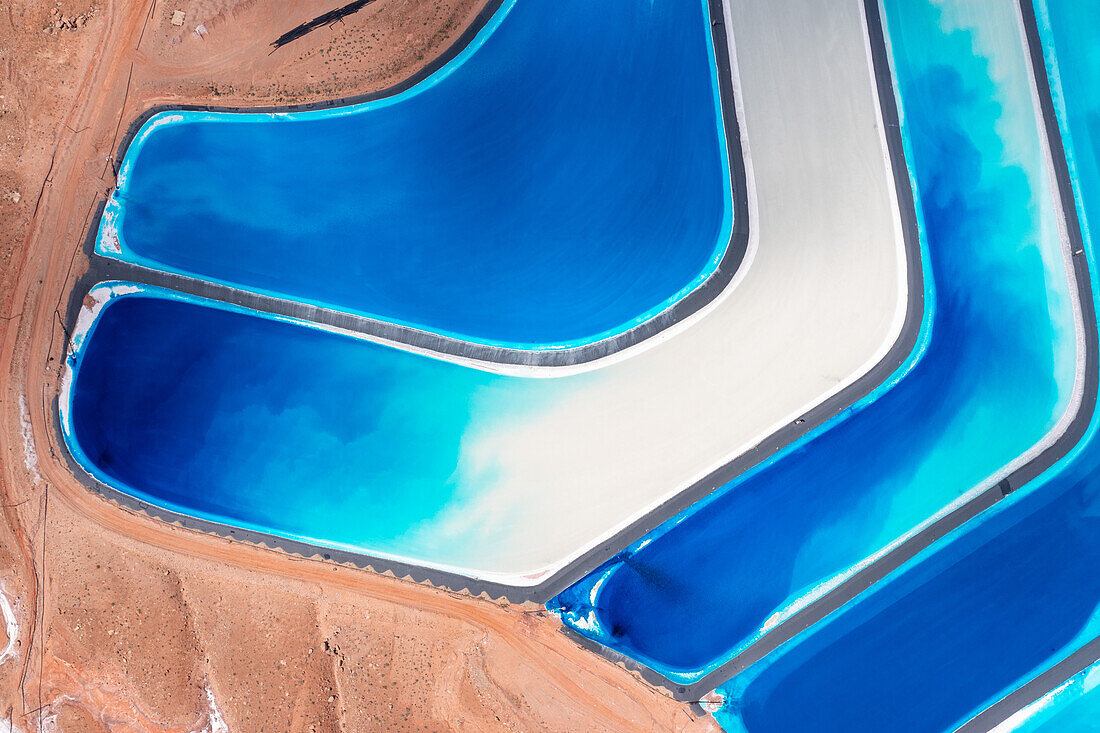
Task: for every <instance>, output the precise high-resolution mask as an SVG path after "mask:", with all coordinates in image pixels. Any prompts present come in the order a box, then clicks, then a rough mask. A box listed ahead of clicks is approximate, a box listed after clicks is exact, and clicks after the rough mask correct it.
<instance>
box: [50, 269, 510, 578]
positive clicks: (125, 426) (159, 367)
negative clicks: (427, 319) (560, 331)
mask: <svg viewBox="0 0 1100 733" xmlns="http://www.w3.org/2000/svg"><path fill="white" fill-rule="evenodd" d="M164 295H168V293H167V291H161V290H157V289H155V288H153V289H148V291H147V293H140V294H130V295H123V296H121V297H116V298H114V299H112V300H110V301H109V302H108V303H107V305H106V306H105V307H104V308H103V310H102V312H101V314H100V316H99V318H98V320H97V321H96V323H95V326H94V329H93V330H92V331H91V332H90V334H89V335H87V336H86V337H85V341H84V345H83V347H82V349H81V351H80V354H79V358H78V360H77V361H76V362H75V363H74V365H75V367H76V374H75V377H74V380H73V387H72V392H71V393H72V402H71V407H70V409H69V411H68V416H67V417H68V424H69V426H70V434H69V435H68V436H67V438H68V442H69V445H70V447H71V448H72V449H73V450H74V452H75V453H76V454H77V455H78V457H79V458H80V460H81V462H82V463H83V464H84V465H85V466H86V467H88V468H89V469H90V470H92V471H93V472H94V473H95V474H96V475H97V476H99V477H100V478H101V479H104V480H106V481H107V482H108V483H110V484H111V485H114V486H117V487H119V488H122V489H124V490H125V491H126V492H127V493H130V494H132V495H135V496H137V497H139V498H142V499H145V500H148V501H152V502H153V503H155V504H158V505H160V506H165V507H167V508H170V509H174V510H177V511H182V512H186V513H187V514H190V515H193V516H198V517H202V518H206V519H212V520H214V521H220V522H226V523H229V524H233V525H236V526H242V527H246V528H252V529H260V530H263V531H268V532H274V533H275V534H281V535H284V536H289V537H293V538H305V539H309V538H313V539H316V540H318V541H319V542H321V543H322V544H326V545H331V546H345V547H353V548H360V549H362V548H364V547H368V548H373V549H374V550H375V551H377V552H380V553H386V552H394V553H397V554H401V553H405V554H414V555H415V553H416V550H417V549H418V548H417V547H416V546H415V545H412V544H410V542H409V541H403V540H402V539H401V535H402V534H403V533H404V532H406V531H407V530H408V529H409V528H410V527H414V526H415V525H416V523H417V522H419V521H421V520H424V519H427V518H429V517H431V516H433V515H434V514H436V513H437V512H438V511H439V510H440V508H441V507H442V506H443V505H444V504H445V503H446V501H447V500H448V499H449V498H451V495H452V493H453V490H454V486H453V485H452V484H451V474H452V473H453V471H454V467H455V463H456V456H457V453H458V450H459V442H458V441H457V440H456V439H455V437H454V436H455V434H456V433H458V434H461V430H462V428H463V427H464V426H465V425H466V422H467V420H468V419H469V409H470V405H471V400H470V399H469V395H470V392H471V391H473V390H474V389H476V388H478V387H481V388H486V387H487V385H489V384H492V383H496V382H509V381H511V380H510V378H507V377H496V376H494V375H488V374H485V373H484V372H479V371H475V370H471V369H464V368H461V367H458V366H455V365H453V364H448V363H446V362H440V361H436V360H433V359H428V358H424V357H419V356H415V355H412V354H403V353H400V352H396V351H394V350H393V349H390V348H387V347H383V346H377V345H374V344H371V343H367V342H363V341H360V340H357V339H353V338H350V337H346V336H341V335H336V334H332V333H328V332H325V331H321V330H318V329H314V328H306V327H302V326H298V325H291V324H288V323H283V322H280V321H276V320H272V319H269V318H264V317H260V316H257V315H255V314H248V313H244V312H240V311H237V310H234V309H232V308H231V307H229V306H216V307H212V306H213V304H211V303H209V302H207V305H205V306H203V305H198V304H196V303H193V302H188V301H186V300H183V299H182V297H183V296H178V295H177V296H171V297H162V296H164ZM395 356H396V357H398V358H394V357H395ZM425 405H432V406H434V408H435V409H434V411H433V410H430V409H423V408H424V406H425ZM425 446H431V447H432V449H430V450H426V449H425ZM414 465H415V466H416V467H417V470H416V471H415V472H411V471H410V470H409V467H410V466H414ZM435 559H437V560H438V559H439V558H438V557H437V558H435Z"/></svg>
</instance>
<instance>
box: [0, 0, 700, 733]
mask: <svg viewBox="0 0 1100 733" xmlns="http://www.w3.org/2000/svg"><path fill="white" fill-rule="evenodd" d="M339 4H340V3H339V2H335V1H334V0H296V1H295V2H293V3H284V2H281V1H280V0H258V1H253V0H178V2H174V3H173V2H167V1H166V0H62V2H58V3H56V4H55V3H54V2H53V0H38V1H32V0H0V319H2V320H0V355H2V359H3V365H4V368H3V370H0V418H2V429H0V502H2V509H3V515H2V520H0V594H2V595H0V610H2V611H4V621H5V623H4V625H3V626H0V729H3V728H4V727H5V726H6V727H8V728H10V729H11V730H13V731H33V730H63V731H67V732H68V731H199V730H202V731H211V732H216V731H225V730H231V731H261V730H262V731H335V730H345V731H373V730H385V731H400V730H452V729H454V730H494V729H507V730H562V731H584V730H709V729H713V728H714V727H715V726H714V723H713V721H712V720H710V719H709V718H699V717H696V715H695V714H694V713H693V712H692V710H691V709H690V708H689V707H688V706H686V705H684V704H682V703H677V702H674V701H673V700H671V699H669V698H668V697H667V696H666V695H665V694H664V693H662V692H661V691H659V690H656V689H653V688H651V687H649V686H648V685H646V684H645V683H644V682H641V681H639V680H638V679H637V678H636V677H634V676H633V675H631V674H629V673H627V672H626V671H624V670H623V669H621V668H618V667H615V666H613V665H612V664H610V663H609V662H606V661H604V660H603V659H601V658H599V657H597V656H595V655H593V654H590V653H588V652H586V651H584V650H582V649H581V648H580V647H578V646H576V645H575V644H574V643H573V642H572V641H570V640H569V639H568V638H567V637H566V636H564V635H563V634H562V633H561V632H560V630H559V625H558V623H557V621H556V620H554V619H553V618H549V617H547V616H546V615H545V614H544V613H542V612H540V611H539V610H538V609H522V608H515V607H508V606H507V605H506V604H503V603H497V602H493V601H490V600H485V599H474V598H469V597H464V596H460V595H457V594H452V593H448V592H444V591H441V590H437V589H433V588H428V587H423V586H418V585H415V584H413V583H411V582H407V581H404V580H399V579H393V578H388V577H383V576H379V575H374V574H372V573H369V572H367V571H361V570H356V569H353V568H348V567H343V566H337V565H333V564H331V563H327V562H323V561H321V560H317V559H302V558H299V557H292V556H288V555H285V554H283V553H281V552H277V551H271V550H268V549H265V548H262V547H252V546H245V545H242V544H239V543H235V542H229V541H226V540H222V539H217V538H213V537H210V536H206V535H202V534H198V533H194V532H190V531H187V530H184V529H181V528H179V527H173V526H168V525H165V524H163V523H160V522H156V521H153V520H151V519H149V518H148V517H145V516H144V515H139V514H134V513H131V512H128V511H126V510H123V509H121V508H119V507H117V506H115V505H114V504H111V503H109V502H107V501H105V500H104V499H101V498H99V497H97V496H95V495H93V494H92V493H90V492H89V491H88V490H86V489H85V488H84V487H82V486H81V484H80V483H79V482H77V481H76V480H75V479H74V478H73V477H72V476H71V475H70V474H69V472H68V471H67V469H66V468H65V465H64V463H63V461H62V460H61V458H60V452H59V448H58V446H57V445H56V444H55V443H54V441H55V435H54V433H53V431H52V430H51V429H50V427H49V425H50V420H51V419H52V413H51V411H52V409H53V408H52V401H53V399H54V397H55V396H56V394H57V383H58V379H59V374H60V367H61V363H62V361H63V355H64V353H65V349H66V335H65V332H64V327H63V325H62V319H61V315H63V312H64V308H65V303H66V301H67V299H68V296H69V290H70V288H71V287H72V284H73V283H74V281H75V280H76V278H78V277H79V276H80V275H81V273H82V272H83V270H84V269H85V268H86V265H87V263H86V261H85V259H84V256H83V255H82V254H81V248H82V243H83V241H84V239H85V236H86V233H87V230H88V228H89V227H91V226H94V224H95V221H94V218H95V217H94V213H95V207H96V205H97V203H98V202H99V201H100V200H101V199H102V197H103V196H104V194H105V193H106V192H107V191H108V190H109V189H110V188H111V186H112V185H113V182H114V181H113V168H112V160H111V156H112V155H113V152H114V151H115V149H116V146H117V143H118V141H119V139H120V136H121V135H123V134H124V133H125V131H126V129H127V127H128V126H129V125H130V123H131V122H132V121H133V120H134V119H135V118H136V117H137V116H138V115H139V114H140V113H141V112H142V111H144V110H146V109H148V108H149V107H151V106H153V105H156V104H162V103H169V102H189V103H204V102H211V103H218V104H232V105H249V104H273V103H274V104H284V103H293V102H303V101H312V100H319V99H329V98H334V97H343V96H348V95H353V94H360V93H365V92H371V91H376V90H379V89H384V88H386V87H388V86H390V85H392V84H394V83H396V82H398V81H400V80H401V79H403V78H405V77H407V76H409V75H411V74H413V73H415V72H416V71H417V69H419V68H420V67H421V66H422V65H423V64H425V63H426V62H427V61H429V60H430V59H432V58H433V57H434V56H435V55H437V54H439V53H440V52H442V51H443V50H444V49H445V48H447V47H448V46H449V45H450V43H451V42H452V41H453V40H454V39H455V38H456V37H457V36H458V35H459V34H460V33H461V32H462V30H463V29H464V28H465V27H466V25H467V24H468V23H469V22H470V21H471V20H472V18H473V17H474V15H475V14H476V13H477V12H478V10H480V0H453V1H452V0H377V2H376V3H374V4H372V5H370V6H368V7H367V8H366V9H364V10H362V11H360V12H359V13H357V14H355V15H353V16H351V17H348V18H346V19H345V20H344V21H342V22H340V23H337V24H336V25H335V26H333V27H329V28H321V29H320V30H317V31H315V32H313V33H311V34H310V35H308V36H306V37H304V38H301V39H299V40H297V41H294V42H293V43H291V44H290V45H288V46H286V47H284V48H282V49H280V50H278V51H275V52H274V53H269V52H270V51H271V48H270V46H269V44H270V42H271V41H272V40H274V39H275V38H276V37H278V36H279V35H281V34H282V33H284V32H286V31H287V30H290V29H291V28H293V27H294V26H295V25H297V24H298V23H301V22H303V21H306V20H308V19H310V18H313V17H315V16H316V15H319V14H320V13H323V12H326V11H328V10H331V9H333V8H334V7H336V6H337V5H339ZM175 10H182V11H184V12H185V13H186V16H185V21H184V25H183V26H182V27H176V26H173V25H172V24H171V22H170V19H171V16H172V14H173V11H175ZM200 25H201V26H202V29H200V30H203V31H205V32H204V33H202V32H198V33H197V32H196V30H195V29H196V27H197V26H200ZM4 629H8V630H9V631H11V632H13V636H14V639H9V638H7V632H6V631H5V630H4Z"/></svg>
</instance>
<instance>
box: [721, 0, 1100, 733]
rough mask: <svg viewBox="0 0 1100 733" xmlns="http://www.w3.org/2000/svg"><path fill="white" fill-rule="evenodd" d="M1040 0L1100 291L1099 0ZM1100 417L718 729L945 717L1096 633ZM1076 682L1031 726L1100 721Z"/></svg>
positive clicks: (816, 631) (748, 690)
mask: <svg viewBox="0 0 1100 733" xmlns="http://www.w3.org/2000/svg"><path fill="white" fill-rule="evenodd" d="M898 4H899V5H900V4H903V3H898ZM888 5H889V3H888ZM1036 5H1037V10H1038V12H1037V15H1038V16H1039V18H1040V22H1039V26H1040V33H1041V35H1042V37H1043V44H1044V52H1045V54H1046V56H1047V67H1048V73H1049V75H1050V78H1051V83H1052V86H1053V87H1054V97H1055V99H1056V107H1057V108H1058V111H1059V118H1060V119H1059V123H1060V125H1061V127H1062V136H1063V142H1064V144H1065V147H1066V154H1067V158H1068V160H1069V163H1070V169H1071V172H1072V174H1073V178H1074V181H1075V187H1076V192H1075V193H1076V195H1077V199H1078V200H1077V202H1076V203H1077V208H1078V215H1079V217H1080V219H1081V223H1082V229H1083V230H1084V238H1085V247H1086V249H1087V251H1088V256H1089V261H1090V266H1091V273H1092V278H1093V288H1094V291H1096V292H1094V293H1093V297H1094V298H1096V297H1097V294H1098V293H1100V290H1098V288H1097V282H1098V281H1097V279H1096V270H1095V252H1096V250H1095V242H1094V241H1093V240H1092V238H1091V236H1090V234H1089V228H1090V222H1095V221H1097V220H1100V124H1098V123H1097V120H1100V6H1086V5H1085V4H1082V3H1079V2H1076V0H1040V1H1039V2H1037V3H1036ZM1098 431H1100V415H1098V414H1096V413H1094V415H1093V418H1092V423H1091V425H1090V427H1089V431H1088V433H1087V434H1086V436H1085V438H1084V439H1083V440H1082V441H1081V443H1079V444H1078V446H1077V447H1076V448H1075V449H1074V450H1073V451H1072V452H1071V453H1070V454H1069V455H1068V456H1067V457H1066V458H1064V459H1063V460H1062V461H1060V462H1059V463H1058V464H1056V465H1055V466H1054V467H1053V468H1051V469H1050V470H1048V471H1047V472H1046V473H1045V474H1044V475H1043V476H1042V477H1040V479H1039V480H1037V481H1035V482H1033V483H1032V484H1030V485H1028V486H1026V487H1024V488H1023V489H1021V490H1020V491H1018V492H1017V493H1016V494H1015V495H1013V496H1011V497H1009V499H1007V500H1006V501H1005V502H1003V503H1002V504H1000V505H999V506H998V507H997V508H995V509H994V510H993V511H992V512H990V513H989V514H987V515H985V517H984V518H983V520H982V521H979V522H976V523H971V524H970V525H967V526H964V527H963V528H962V529H961V530H960V531H957V532H955V533H954V534H953V535H952V536H951V537H950V538H949V540H948V541H947V542H945V543H940V544H939V545H937V546H936V547H934V548H932V549H930V550H927V551H925V552H924V553H922V555H921V556H920V557H918V558H917V559H916V560H915V561H913V562H911V563H910V564H908V565H907V566H904V567H903V568H902V569H901V570H900V571H899V572H897V573H895V574H894V575H893V576H892V577H891V578H890V579H889V580H887V581H885V582H884V583H882V584H881V585H880V586H878V587H876V588H875V589H874V590H873V591H872V592H871V593H869V594H868V595H866V596H864V597H863V598H862V599H860V600H859V601H857V602H856V603H854V604H852V605H850V606H848V607H846V608H845V609H842V610H841V611H840V612H838V613H836V614H834V615H833V616H832V617H830V618H829V619H827V620H826V621H825V622H824V623H823V624H820V625H818V626H817V627H814V628H813V629H812V630H811V631H810V632H808V633H807V634H806V635H804V636H803V637H801V638H800V639H797V640H796V641H797V643H795V644H793V645H789V646H788V647H786V648H785V649H781V650H780V652H779V653H778V654H776V655H773V657H772V658H769V659H766V660H764V662H762V663H761V665H759V667H758V668H753V669H750V671H749V672H748V673H747V674H746V675H743V676H742V677H739V678H735V679H734V680H733V681H731V682H730V683H728V684H727V685H726V686H724V687H723V688H722V690H721V691H722V692H724V693H725V694H727V695H728V696H729V702H728V704H727V706H726V708H725V709H724V710H723V711H722V712H721V713H720V714H719V718H720V720H721V722H722V724H723V725H724V727H726V729H727V730H730V731H734V730H741V729H747V730H749V731H753V732H754V733H757V732H763V731H787V730H801V729H807V728H810V729H813V730H819V731H831V730H836V731H852V730H887V729H888V730H891V731H940V730H948V729H951V728H953V727H955V726H957V725H958V724H960V723H961V722H962V721H965V720H967V719H968V718H970V717H972V716H973V715H974V714H976V713H977V712H979V711H981V710H982V709H984V708H985V707H987V706H988V705H989V704H991V703H992V702H994V701H996V700H998V699H1000V698H1001V697H1003V696H1004V695H1005V694H1007V693H1009V692H1010V691H1012V690H1013V689H1015V688H1017V687H1018V686H1019V685H1020V684H1022V683H1023V682H1025V681H1027V680H1029V679H1031V678H1032V677H1034V676H1035V675H1036V674H1038V673H1039V672H1041V671H1043V670H1044V669H1047V668H1049V667H1050V666H1051V665H1052V664H1054V663H1055V662H1057V661H1058V660H1060V659H1062V658H1064V657H1065V656H1067V655H1068V654H1069V653H1071V652H1072V651H1073V650H1075V649H1077V648H1079V647H1080V646H1081V645H1082V644H1084V643H1085V642H1087V641H1090V640H1092V639H1094V638H1096V637H1097V636H1098V635H1100V573H1097V568H1098V567H1100V436H1098V434H1097V433H1098ZM1079 692H1080V693H1081V694H1073V695H1069V696H1068V697H1065V698H1063V702H1062V703H1058V704H1054V705H1051V707H1050V709H1049V710H1046V711H1045V712H1043V713H1042V714H1039V715H1036V716H1034V718H1033V720H1032V722H1031V723H1028V724H1027V725H1026V726H1025V727H1024V729H1025V730H1043V731H1051V732H1052V733H1053V732H1054V731H1058V733H1062V732H1063V731H1084V730H1097V725H1098V721H1100V698H1098V697H1097V694H1096V692H1095V691H1092V692H1085V691H1084V689H1083V687H1082V689H1080V690H1079Z"/></svg>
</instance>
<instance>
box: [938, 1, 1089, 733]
mask: <svg viewBox="0 0 1100 733" xmlns="http://www.w3.org/2000/svg"><path fill="white" fill-rule="evenodd" d="M1018 4H1019V8H1020V16H1021V18H1022V20H1023V26H1024V33H1025V35H1026V37H1027V46H1028V57H1029V59H1030V62H1031V68H1032V74H1033V77H1034V78H1035V82H1036V85H1037V86H1038V87H1039V103H1040V105H1041V107H1042V113H1043V126H1044V128H1045V129H1046V134H1047V140H1048V141H1049V145H1050V150H1051V155H1052V157H1053V159H1054V175H1055V181H1056V184H1057V187H1058V192H1059V196H1060V197H1061V198H1062V201H1063V202H1070V203H1069V204H1068V205H1064V206H1063V208H1064V209H1065V219H1066V226H1067V229H1068V230H1069V232H1068V233H1069V236H1070V243H1071V245H1072V247H1073V251H1074V254H1075V256H1074V266H1075V269H1076V270H1078V271H1081V270H1084V272H1085V273H1086V276H1087V274H1088V268H1089V263H1088V262H1087V261H1084V260H1086V254H1085V247H1084V243H1083V239H1082V236H1081V222H1080V219H1079V217H1078V213H1077V206H1076V202H1077V197H1076V195H1075V194H1074V188H1073V181H1072V178H1071V176H1070V171H1069V163H1068V162H1067V158H1066V151H1065V147H1064V146H1063V143H1062V131H1061V127H1060V126H1059V122H1058V115H1057V113H1056V111H1055V109H1054V101H1053V93H1052V91H1051V85H1050V78H1049V76H1048V75H1047V66H1046V59H1045V58H1044V56H1043V45H1042V35H1041V34H1040V32H1039V25H1038V21H1037V20H1036V11H1035V5H1034V3H1033V0H1018ZM1092 254H1093V255H1094V256H1095V253H1092ZM1089 295H1090V297H1088V298H1086V299H1085V300H1086V301H1087V307H1085V308H1083V310H1084V311H1086V313H1087V314H1088V316H1090V317H1091V321H1090V323H1089V330H1088V331H1087V333H1086V337H1087V339H1088V344H1089V347H1090V350H1089V352H1088V357H1089V361H1088V366H1087V368H1086V374H1087V375H1088V377H1089V382H1088V391H1087V392H1086V397H1087V398H1088V399H1090V400H1091V402H1090V405H1089V408H1090V409H1089V410H1088V413H1087V415H1086V414H1085V410H1084V409H1083V408H1082V410H1081V412H1080V413H1079V417H1080V418H1082V420H1081V422H1082V423H1083V424H1082V425H1081V428H1080V431H1081V435H1080V436H1078V439H1080V437H1083V436H1084V434H1085V432H1086V430H1087V428H1088V425H1089V422H1090V420H1091V418H1092V413H1093V411H1094V410H1095V407H1096V392H1097V360H1096V348H1097V338H1098V335H1097V332H1096V314H1095V310H1094V304H1093V300H1092V296H1091V293H1090V294H1089ZM1083 305H1085V304H1083ZM1076 422H1077V421H1075V425H1076ZM1067 452H1068V451H1067ZM1056 460H1057V459H1055V461H1056ZM1055 461H1051V464H1053V463H1054V462H1055ZM1048 467H1049V464H1048V465H1046V466H1042V467H1041V468H1040V469H1039V470H1038V471H1036V472H1035V474H1033V475H1032V477H1034V475H1037V474H1038V473H1039V472H1040V471H1042V470H1045V469H1046V468H1048ZM1097 663H1100V637H1098V638H1095V639H1092V640H1091V641H1089V642H1087V643H1085V644H1084V645H1083V646H1081V647H1079V648H1078V649H1077V650H1075V651H1073V652H1071V653H1070V654H1069V655H1067V656H1066V657H1063V658H1062V659H1061V660H1059V661H1058V662H1056V663H1055V664H1053V665H1052V666H1050V667H1048V668H1047V669H1045V670H1044V671H1042V672H1040V673H1039V674H1038V675H1036V676H1035V677H1033V678H1031V679H1030V680H1028V681H1027V682H1025V683H1024V684H1023V685H1021V686H1020V687H1018V688H1016V689H1015V690H1013V691H1012V692H1010V693H1008V694H1007V695H1005V696H1004V697H1002V698H1001V699H1000V700H998V701H997V702H995V703H994V704H993V705H990V706H989V707H988V708H986V709H985V710H983V711H982V712H980V713H978V714H977V715H975V716H974V717H973V718H971V719H970V720H968V721H967V722H966V723H964V724H963V725H962V726H961V727H959V728H958V733H979V732H980V731H987V730H992V729H994V728H997V727H998V726H1000V725H1002V724H1004V723H1007V722H1008V721H1009V720H1010V719H1011V718H1012V717H1013V715H1014V714H1016V713H1018V712H1020V711H1022V710H1024V709H1025V708H1029V707H1030V706H1032V705H1036V704H1038V703H1039V702H1040V701H1041V700H1043V699H1044V698H1045V697H1046V696H1047V695H1048V694H1051V693H1053V692H1055V691H1056V690H1057V689H1058V688H1059V687H1060V686H1062V685H1064V684H1066V683H1068V682H1069V681H1070V680H1072V679H1073V678H1074V677H1075V676H1077V675H1078V674H1080V673H1082V672H1084V671H1085V670H1087V669H1089V668H1090V667H1092V666H1094V665H1095V664H1097Z"/></svg>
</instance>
